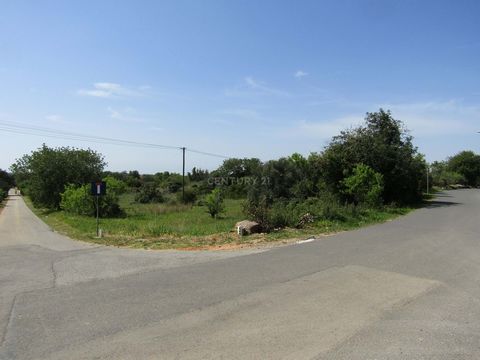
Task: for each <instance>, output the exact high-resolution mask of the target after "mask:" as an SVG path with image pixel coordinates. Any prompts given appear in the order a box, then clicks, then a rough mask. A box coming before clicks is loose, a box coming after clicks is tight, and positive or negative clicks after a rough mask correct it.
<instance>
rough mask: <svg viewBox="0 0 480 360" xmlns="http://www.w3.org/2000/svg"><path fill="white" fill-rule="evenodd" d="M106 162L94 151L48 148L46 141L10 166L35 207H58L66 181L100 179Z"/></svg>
mask: <svg viewBox="0 0 480 360" xmlns="http://www.w3.org/2000/svg"><path fill="white" fill-rule="evenodd" d="M105 165H106V163H105V161H104V159H103V156H102V155H100V154H98V153H97V152H95V151H93V150H90V149H88V150H83V149H76V148H70V147H59V148H49V147H48V146H46V145H45V144H43V146H42V147H41V148H39V149H37V150H35V151H32V153H30V154H27V155H24V156H23V157H22V158H20V159H18V160H17V161H16V162H15V163H14V164H13V165H12V167H11V171H12V173H13V176H14V178H15V180H16V182H17V185H18V186H19V187H20V188H22V190H23V191H24V192H26V193H27V195H29V196H30V198H31V199H32V201H33V203H34V205H35V206H43V207H47V208H51V209H58V208H59V205H60V200H61V196H60V194H61V193H62V192H63V191H64V189H65V186H66V185H67V184H72V185H75V186H81V185H84V184H86V183H89V182H90V181H94V180H98V179H99V178H100V177H101V174H102V171H103V169H104V167H105Z"/></svg>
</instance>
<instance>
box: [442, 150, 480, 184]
mask: <svg viewBox="0 0 480 360" xmlns="http://www.w3.org/2000/svg"><path fill="white" fill-rule="evenodd" d="M447 169H448V170H449V171H451V172H455V173H458V174H460V175H461V176H463V178H464V179H465V184H466V185H468V186H478V185H480V155H477V154H475V153H474V152H473V151H462V152H460V153H458V154H457V155H455V156H452V157H451V158H449V159H448V161H447Z"/></svg>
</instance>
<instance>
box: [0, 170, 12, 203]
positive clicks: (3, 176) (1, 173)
mask: <svg viewBox="0 0 480 360" xmlns="http://www.w3.org/2000/svg"><path fill="white" fill-rule="evenodd" d="M14 185H15V181H14V179H13V176H12V175H10V174H9V173H7V172H6V171H5V170H2V169H0V202H1V201H3V200H4V199H5V198H6V197H7V195H8V190H9V189H10V188H12V187H13V186H14Z"/></svg>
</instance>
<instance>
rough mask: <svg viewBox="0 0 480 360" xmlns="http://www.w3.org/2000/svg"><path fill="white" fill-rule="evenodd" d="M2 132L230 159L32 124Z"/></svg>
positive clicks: (1, 126) (2, 126)
mask: <svg viewBox="0 0 480 360" xmlns="http://www.w3.org/2000/svg"><path fill="white" fill-rule="evenodd" d="M0 131H4V132H10V133H15V134H22V135H33V136H45V137H50V138H56V139H64V140H76V141H87V142H92V143H98V144H108V145H120V146H134V147H144V148H157V149H173V150H183V149H184V148H185V150H186V151H188V152H191V153H197V154H201V155H205V156H212V157H218V158H223V159H228V158H229V157H228V156H225V155H220V154H215V153H210V152H206V151H200V150H195V149H189V148H186V147H183V146H171V145H162V144H154V143H145V142H139V141H131V140H124V139H115V138H109V137H103V136H92V135H86V134H80V133H75V132H68V131H62V130H56V129H51V128H46V127H40V126H34V125H30V124H23V123H16V122H11V121H0Z"/></svg>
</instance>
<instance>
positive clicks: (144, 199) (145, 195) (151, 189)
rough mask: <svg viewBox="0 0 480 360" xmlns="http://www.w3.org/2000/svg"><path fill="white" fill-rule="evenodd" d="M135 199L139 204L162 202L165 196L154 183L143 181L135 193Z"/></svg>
mask: <svg viewBox="0 0 480 360" xmlns="http://www.w3.org/2000/svg"><path fill="white" fill-rule="evenodd" d="M135 201H136V202H139V203H141V204H147V203H162V202H164V201H165V198H164V196H163V194H162V191H161V189H160V188H158V187H157V185H156V184H155V183H144V184H143V185H142V186H141V187H140V188H139V189H138V192H137V194H136V195H135Z"/></svg>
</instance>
